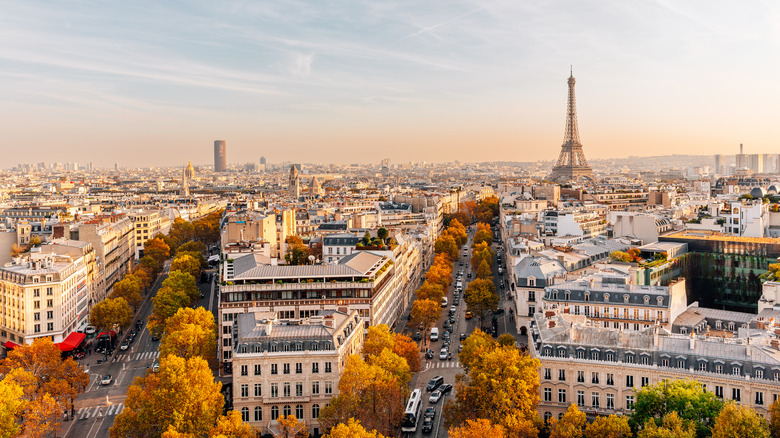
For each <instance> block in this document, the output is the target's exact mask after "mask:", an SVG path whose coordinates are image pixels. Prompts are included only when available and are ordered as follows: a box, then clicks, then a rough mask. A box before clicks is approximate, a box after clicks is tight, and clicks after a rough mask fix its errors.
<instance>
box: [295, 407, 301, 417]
mask: <svg viewBox="0 0 780 438" xmlns="http://www.w3.org/2000/svg"><path fill="white" fill-rule="evenodd" d="M295 416H296V417H297V418H300V419H303V405H295Z"/></svg>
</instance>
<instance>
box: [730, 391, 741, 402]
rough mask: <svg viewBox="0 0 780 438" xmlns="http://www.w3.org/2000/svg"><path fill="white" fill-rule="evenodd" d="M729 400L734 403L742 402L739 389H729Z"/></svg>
mask: <svg viewBox="0 0 780 438" xmlns="http://www.w3.org/2000/svg"><path fill="white" fill-rule="evenodd" d="M731 399H732V400H734V401H741V400H742V390H741V389H739V388H731Z"/></svg>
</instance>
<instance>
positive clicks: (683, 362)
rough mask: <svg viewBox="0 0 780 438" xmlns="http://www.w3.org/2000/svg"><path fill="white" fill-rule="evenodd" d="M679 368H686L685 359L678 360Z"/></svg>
mask: <svg viewBox="0 0 780 438" xmlns="http://www.w3.org/2000/svg"><path fill="white" fill-rule="evenodd" d="M677 368H685V359H677Z"/></svg>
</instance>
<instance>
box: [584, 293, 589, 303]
mask: <svg viewBox="0 0 780 438" xmlns="http://www.w3.org/2000/svg"><path fill="white" fill-rule="evenodd" d="M585 301H590V292H585Z"/></svg>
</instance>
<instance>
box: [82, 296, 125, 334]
mask: <svg viewBox="0 0 780 438" xmlns="http://www.w3.org/2000/svg"><path fill="white" fill-rule="evenodd" d="M132 322H133V309H131V308H130V305H129V304H127V301H126V300H125V299H124V298H106V299H105V300H103V301H101V302H99V303H97V304H95V306H94V307H93V308H92V310H91V311H90V312H89V323H90V324H92V325H94V326H95V327H97V328H99V329H100V330H108V329H110V328H112V327H114V324H116V325H118V326H119V327H120V328H121V329H122V330H124V329H126V328H127V327H130V324H132Z"/></svg>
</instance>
